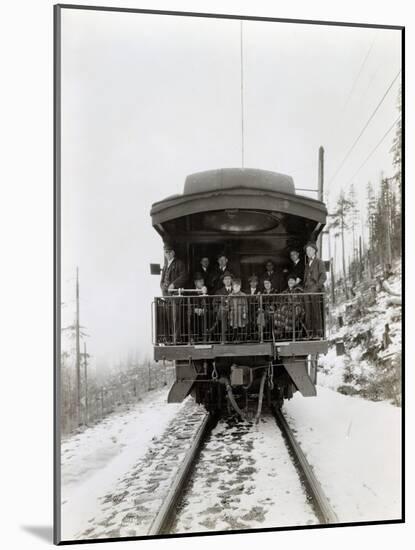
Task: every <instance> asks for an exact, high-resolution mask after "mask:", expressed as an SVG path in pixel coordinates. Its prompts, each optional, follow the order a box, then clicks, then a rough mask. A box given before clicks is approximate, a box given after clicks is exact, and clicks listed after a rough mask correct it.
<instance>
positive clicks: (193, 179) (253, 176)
mask: <svg viewBox="0 0 415 550" xmlns="http://www.w3.org/2000/svg"><path fill="white" fill-rule="evenodd" d="M234 188H247V189H258V190H261V191H274V192H275V191H279V192H282V193H289V194H292V195H294V194H295V186H294V180H293V178H292V177H291V176H287V175H286V174H279V173H278V172H271V171H269V170H261V169H258V168H219V169H217V170H205V171H203V172H195V173H194V174H189V175H188V176H187V178H186V180H185V182H184V189H183V195H192V194H194V193H205V192H207V191H225V190H228V189H234Z"/></svg>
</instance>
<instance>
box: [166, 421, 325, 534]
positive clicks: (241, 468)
mask: <svg viewBox="0 0 415 550" xmlns="http://www.w3.org/2000/svg"><path fill="white" fill-rule="evenodd" d="M179 510H180V511H179V514H178V520H177V522H176V525H175V526H174V529H173V532H175V533H183V532H189V531H190V532H202V531H218V530H223V531H225V530H231V529H232V530H233V529H255V528H256V529H258V528H266V527H282V526H293V525H309V524H313V523H318V519H317V518H316V516H315V514H314V511H313V509H312V506H311V504H310V503H309V502H308V500H307V495H306V493H305V490H304V487H303V486H302V484H301V481H300V479H299V476H298V473H297V471H296V469H295V466H294V465H293V462H292V459H291V457H290V455H289V452H288V449H287V447H286V444H285V441H284V439H283V437H282V434H281V432H280V430H279V428H278V426H277V424H276V421H275V419H274V418H273V417H270V416H263V417H262V418H261V420H260V422H259V424H258V425H254V424H248V423H245V422H240V423H238V424H233V425H232V424H231V423H230V422H229V421H226V420H222V421H220V422H219V424H218V425H217V426H216V428H215V429H214V430H213V432H212V433H211V434H210V436H209V438H208V441H207V443H206V445H205V447H204V449H203V451H202V453H201V455H200V459H199V461H198V463H197V466H196V468H195V470H194V473H193V475H192V481H191V483H190V485H189V488H188V490H187V493H186V495H185V497H184V499H183V502H182V504H181V506H180V509H179Z"/></svg>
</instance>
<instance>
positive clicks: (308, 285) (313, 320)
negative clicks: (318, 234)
mask: <svg viewBox="0 0 415 550" xmlns="http://www.w3.org/2000/svg"><path fill="white" fill-rule="evenodd" d="M305 251H306V255H307V263H306V265H305V270H304V292H305V293H306V294H307V293H316V292H324V283H325V282H326V279H327V275H326V266H325V265H324V262H323V260H320V258H317V251H318V248H317V245H316V243H314V242H309V243H307V244H306V246H305ZM305 325H306V329H307V333H308V336H309V337H310V338H322V337H323V296H322V295H320V296H319V295H316V296H305Z"/></svg>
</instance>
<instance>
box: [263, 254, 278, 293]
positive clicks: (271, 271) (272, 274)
mask: <svg viewBox="0 0 415 550" xmlns="http://www.w3.org/2000/svg"><path fill="white" fill-rule="evenodd" d="M265 279H269V280H270V281H271V286H272V289H273V292H275V294H279V293H280V292H282V290H283V286H284V285H283V277H282V272H281V271H277V270H276V269H275V265H274V262H273V261H272V260H267V262H266V264H265V271H264V273H263V274H262V277H261V285H262V287H263V288H264V280H265Z"/></svg>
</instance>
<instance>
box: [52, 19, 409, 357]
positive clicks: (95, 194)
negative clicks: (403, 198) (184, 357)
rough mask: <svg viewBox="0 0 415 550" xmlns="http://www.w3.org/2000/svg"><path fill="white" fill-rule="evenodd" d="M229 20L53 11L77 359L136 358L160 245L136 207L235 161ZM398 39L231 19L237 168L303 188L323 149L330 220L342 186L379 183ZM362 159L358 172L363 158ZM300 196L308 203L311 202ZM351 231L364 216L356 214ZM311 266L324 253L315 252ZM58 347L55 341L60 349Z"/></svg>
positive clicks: (147, 350)
mask: <svg viewBox="0 0 415 550" xmlns="http://www.w3.org/2000/svg"><path fill="white" fill-rule="evenodd" d="M240 29H241V27H240V22H239V21H233V20H219V19H213V18H194V17H191V18H190V17H189V18H186V17H172V16H161V15H149V14H134V13H115V12H103V11H102V12H100V11H84V10H69V9H64V10H62V302H63V305H62V326H66V325H68V324H70V323H72V322H73V318H74V315H75V300H74V299H75V272H76V266H79V276H80V308H81V309H80V314H81V324H82V325H83V326H84V327H85V332H87V333H88V335H89V338H88V351H89V353H90V354H91V355H92V362H93V363H94V362H96V361H99V360H102V359H103V358H105V359H106V360H107V361H117V360H118V359H120V358H122V357H124V356H125V355H127V354H128V353H131V352H133V353H135V352H137V353H138V354H139V355H140V356H142V357H145V356H150V355H151V322H150V321H151V316H150V304H151V301H152V297H153V296H155V295H158V294H159V277H157V276H151V275H150V270H149V263H153V262H155V263H157V262H160V263H162V261H163V257H162V256H163V255H162V243H161V240H160V237H159V236H158V235H157V233H156V232H155V230H153V228H152V226H151V218H150V215H149V212H150V208H151V204H152V203H153V202H155V201H158V200H161V199H163V198H165V197H166V196H168V195H171V194H173V193H178V192H181V190H182V187H183V183H184V179H185V177H186V175H187V174H189V173H192V172H196V171H200V170H208V169H213V168H222V167H239V166H241V51H240ZM400 39H401V35H400V32H399V31H394V30H384V29H381V30H379V29H363V28H348V27H334V26H333V27H329V26H328V27H325V26H317V25H305V24H291V23H274V22H254V21H245V22H244V23H243V59H244V63H243V74H244V80H243V88H244V151H245V162H244V165H245V167H250V168H261V169H266V170H274V171H277V172H282V173H286V174H289V175H291V176H292V177H293V178H294V182H295V185H296V187H300V188H306V189H310V190H312V189H316V187H317V155H318V148H319V146H320V145H323V146H324V148H325V153H326V154H325V187H326V188H325V190H326V200H328V208H329V211H330V206H331V204H334V202H335V200H336V199H337V196H338V193H339V191H340V189H341V188H343V189H344V190H345V191H347V190H348V188H349V187H350V184H351V183H352V182H353V183H354V185H355V188H356V191H357V193H358V198H359V200H360V201H361V203H362V206H363V200H364V198H365V194H366V184H367V182H368V181H372V183H373V184H374V186H375V188H376V187H377V186H378V184H379V179H380V174H381V171H383V172H384V173H385V174H386V175H388V174H391V173H392V155H391V154H390V153H389V151H390V148H391V144H392V140H393V137H394V131H391V132H390V133H389V134H388V135H387V136H386V138H385V139H384V141H383V142H382V143H381V144H380V145H379V146H378V147H377V145H378V144H379V142H380V141H381V139H382V137H383V136H384V135H385V133H386V132H387V131H388V129H389V128H390V127H391V125H392V124H393V122H394V121H395V120H396V119H397V117H398V111H397V108H396V102H397V95H398V90H399V81H400V78H398V79H397V80H396V81H395V82H394V84H393V85H392V87H391V89H390V91H389V92H388V94H387V96H386V97H385V99H384V101H383V102H382V104H381V105H380V107H379V110H378V111H377V112H376V116H374V118H373V120H371V122H370V125H369V126H368V128H367V130H366V131H365V132H364V133H363V134H362V137H361V138H360V139H359V141H358V144H357V145H356V147H355V148H354V149H353V151H352V152H351V153H350V154H349V155H348V156H347V158H346V161H345V162H344V163H343V161H344V159H345V157H346V155H347V153H348V151H349V150H350V148H351V146H352V144H353V143H354V141H355V140H356V138H357V137H358V135H359V133H360V131H361V130H362V128H363V126H364V125H365V123H366V122H367V120H368V119H369V117H370V115H371V113H372V112H373V111H374V109H375V107H376V106H377V104H378V103H379V101H380V100H381V99H382V97H383V96H384V94H385V92H386V91H387V89H388V88H389V86H390V85H391V83H392V82H393V79H394V78H395V77H396V75H397V74H398V71H399V70H400V66H401V59H400ZM376 147H377V149H376V151H375V153H374V154H373V155H372V156H371V157H370V158H369V160H368V161H367V162H366V164H365V165H364V166H363V167H362V168H360V167H361V166H362V164H363V163H364V161H365V159H367V158H368V156H369V155H370V153H371V152H372V151H373V150H374V149H375V148H376ZM309 196H313V197H316V194H315V193H310V194H309ZM361 211H362V216H363V220H362V221H363V222H364V221H365V220H364V213H365V212H364V208H361ZM323 256H324V251H323ZM63 347H65V342H64V343H63Z"/></svg>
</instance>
